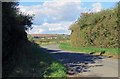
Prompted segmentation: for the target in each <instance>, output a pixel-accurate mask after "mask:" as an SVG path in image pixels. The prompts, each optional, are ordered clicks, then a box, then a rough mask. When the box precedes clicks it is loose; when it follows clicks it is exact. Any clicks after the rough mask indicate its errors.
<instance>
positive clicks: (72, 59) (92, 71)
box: [43, 45, 118, 77]
mask: <svg viewBox="0 0 120 79" xmlns="http://www.w3.org/2000/svg"><path fill="white" fill-rule="evenodd" d="M43 48H46V49H47V50H48V52H50V53H51V54H53V57H54V58H55V59H57V60H59V61H60V62H61V63H63V64H64V65H65V66H66V67H67V68H68V76H69V77H118V59H112V58H106V57H102V56H95V55H90V54H84V53H78V52H71V51H63V50H61V49H59V47H58V45H47V46H43Z"/></svg>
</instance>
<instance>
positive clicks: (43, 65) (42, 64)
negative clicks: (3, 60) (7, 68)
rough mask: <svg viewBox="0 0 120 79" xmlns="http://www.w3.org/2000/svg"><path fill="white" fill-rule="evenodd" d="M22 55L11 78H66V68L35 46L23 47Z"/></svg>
mask: <svg viewBox="0 0 120 79" xmlns="http://www.w3.org/2000/svg"><path fill="white" fill-rule="evenodd" d="M23 51H24V54H23V56H22V57H21V59H20V61H19V64H18V66H16V68H14V71H13V72H12V73H11V74H10V76H11V77H66V68H65V67H64V66H63V65H62V64H61V63H60V62H58V61H56V60H55V59H53V58H52V55H51V54H49V53H48V52H47V51H46V50H45V49H43V48H40V47H39V46H37V45H29V46H25V47H24V50H23Z"/></svg>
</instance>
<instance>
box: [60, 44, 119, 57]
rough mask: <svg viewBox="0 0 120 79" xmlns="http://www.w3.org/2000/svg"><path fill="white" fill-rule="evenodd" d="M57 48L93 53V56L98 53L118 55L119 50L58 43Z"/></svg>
mask: <svg viewBox="0 0 120 79" xmlns="http://www.w3.org/2000/svg"><path fill="white" fill-rule="evenodd" d="M59 48H61V49H63V50H68V51H75V52H85V53H91V52H95V54H99V53H100V52H102V51H105V55H114V56H117V55H120V52H119V50H120V49H118V48H95V47H73V46H72V45H71V44H70V43H60V45H59Z"/></svg>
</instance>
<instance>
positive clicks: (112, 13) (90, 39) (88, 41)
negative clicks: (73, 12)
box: [70, 5, 120, 48]
mask: <svg viewBox="0 0 120 79" xmlns="http://www.w3.org/2000/svg"><path fill="white" fill-rule="evenodd" d="M119 6H120V5H117V7H115V8H112V9H107V10H102V11H100V12H97V13H82V14H81V16H80V18H78V20H77V21H76V22H75V23H74V24H72V25H71V26H70V30H71V31H72V33H71V43H72V45H73V46H76V47H78V46H81V47H90V46H92V47H104V48H108V47H110V48H116V47H118V42H119V38H118V37H119V35H118V32H119V31H120V29H119V27H120V26H119V24H118V23H119V21H118V17H119V16H120V15H119V12H120V11H119V10H120V9H119V8H120V7H119Z"/></svg>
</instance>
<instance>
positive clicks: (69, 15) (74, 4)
mask: <svg viewBox="0 0 120 79" xmlns="http://www.w3.org/2000/svg"><path fill="white" fill-rule="evenodd" d="M19 7H20V10H21V11H22V12H25V13H27V14H35V20H34V23H36V24H42V23H44V22H48V23H53V22H58V21H74V20H75V19H76V18H77V17H78V16H79V15H80V10H81V2H80V0H53V1H45V2H44V3H43V4H40V5H33V6H19Z"/></svg>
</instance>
